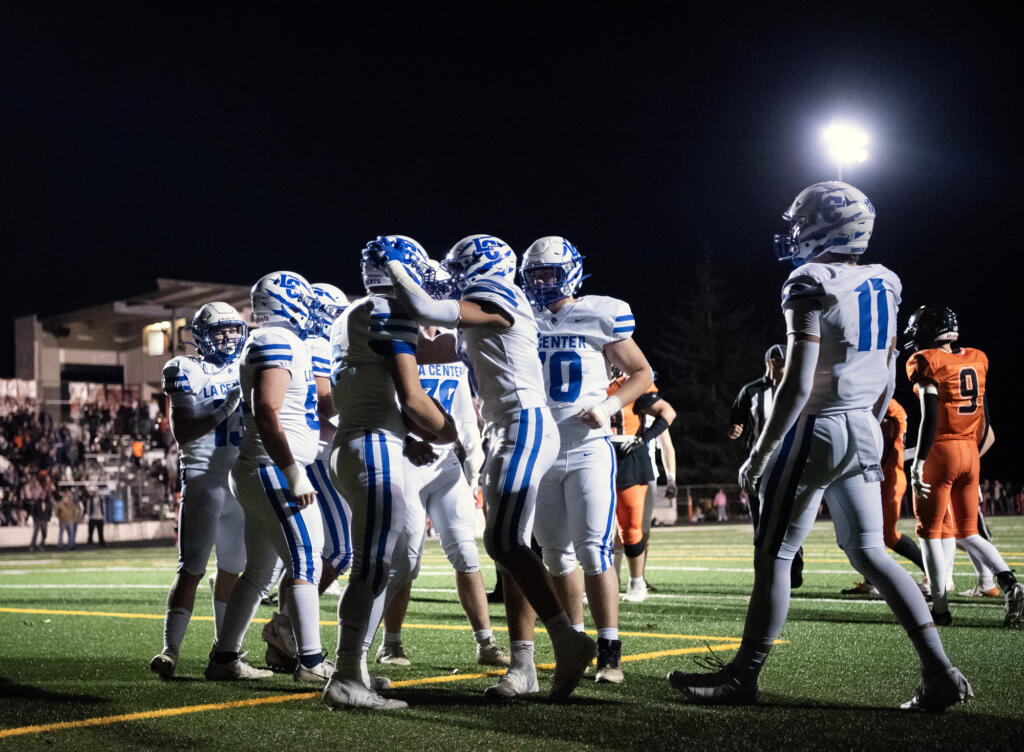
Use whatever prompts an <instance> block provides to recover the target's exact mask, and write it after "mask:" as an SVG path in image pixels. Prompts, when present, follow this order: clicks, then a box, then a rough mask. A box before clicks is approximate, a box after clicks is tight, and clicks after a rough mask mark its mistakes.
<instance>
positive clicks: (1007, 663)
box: [0, 519, 1024, 752]
mask: <svg viewBox="0 0 1024 752" xmlns="http://www.w3.org/2000/svg"><path fill="white" fill-rule="evenodd" d="M992 523H993V524H992V527H993V531H994V533H995V535H996V543H997V545H999V546H1000V548H1001V549H1002V550H1003V552H1004V555H1006V558H1007V559H1008V560H1009V561H1011V562H1017V563H1020V564H1022V565H1024V520H1019V519H996V520H993V521H992ZM905 529H906V530H907V532H909V526H907V527H906V528H905ZM750 539H751V535H750V530H749V528H748V527H746V526H743V525H722V526H717V527H711V526H707V527H698V528H688V529H673V530H656V531H655V534H654V538H653V543H652V548H651V557H650V568H649V571H648V580H649V581H650V582H651V583H652V584H653V585H655V586H656V587H657V588H658V592H657V593H656V594H654V595H652V596H651V598H649V599H648V600H647V601H646V602H644V603H642V604H631V603H623V604H622V612H621V629H622V630H623V632H624V633H638V634H637V635H629V634H624V636H623V653H624V656H639V655H641V654H644V655H645V657H644V658H643V659H642V660H635V661H627V662H624V664H623V668H624V670H625V672H626V677H627V678H626V683H625V684H623V685H620V686H613V685H595V684H594V683H593V682H592V681H591V680H589V679H585V680H584V682H583V684H582V685H581V687H580V688H579V689H578V690H577V692H576V693H575V694H574V695H573V697H572V698H571V700H570V702H568V703H566V704H564V705H560V706H553V705H549V704H548V703H546V702H545V701H544V699H543V694H544V693H545V692H546V690H547V687H548V686H549V682H550V672H549V671H542V672H541V675H540V679H541V695H538V696H537V697H532V698H525V699H523V700H521V701H518V702H515V703H511V704H504V705H493V704H490V703H487V702H485V701H484V699H483V696H482V691H483V689H484V688H485V687H487V686H488V685H489V684H490V683H492V682H493V681H494V680H493V678H492V677H486V676H483V677H480V676H479V675H480V674H484V673H486V671H484V670H483V669H482V668H481V667H478V666H476V665H475V663H474V660H473V656H474V654H473V640H472V636H471V634H470V632H469V629H468V626H467V625H466V623H465V619H464V617H463V616H462V614H461V611H460V609H459V606H458V601H457V598H456V594H455V591H454V576H453V575H452V573H451V571H450V570H449V569H448V567H447V564H446V562H445V561H444V559H443V556H442V554H441V552H440V550H439V549H438V547H437V544H436V543H435V542H432V541H431V542H428V544H427V554H426V557H425V561H424V573H423V575H422V576H421V578H420V579H419V580H418V581H417V583H416V587H415V588H414V591H413V599H412V603H411V604H410V608H409V614H408V617H407V625H408V626H407V628H406V630H405V633H404V643H405V647H406V651H407V652H408V653H409V655H410V658H411V659H412V661H413V665H412V666H409V667H407V668H400V667H393V666H389V667H387V672H386V673H387V674H388V675H389V676H390V677H391V678H392V679H393V680H395V681H396V683H397V684H398V686H397V687H396V689H395V690H394V692H393V694H394V696H396V697H400V698H402V699H404V700H407V701H408V702H409V703H410V705H411V706H412V707H411V708H410V709H409V710H407V711H402V712H399V713H392V714H368V713H364V712H329V711H328V710H327V709H326V708H325V707H324V706H323V705H322V704H321V703H320V702H319V701H318V698H317V696H316V695H317V693H318V689H319V688H317V687H315V686H312V687H311V686H308V685H299V684H296V683H294V682H293V681H292V680H291V677H290V676H281V675H278V676H275V677H274V678H272V679H268V680H266V681H262V682H258V683H254V684H231V683H210V682H206V681H205V680H203V678H202V672H203V669H204V668H205V665H206V655H207V652H208V651H209V647H210V643H211V641H212V635H213V624H212V622H211V621H210V620H209V619H208V618H202V617H209V616H210V614H211V606H210V602H209V593H208V591H205V590H201V592H200V598H199V602H198V603H197V606H196V617H197V618H196V619H195V620H194V621H193V623H192V625H191V626H190V628H189V633H188V635H187V636H186V640H185V643H184V645H183V647H182V653H181V661H180V663H179V676H178V678H177V679H175V680H174V681H171V682H161V681H160V680H158V679H157V678H156V677H155V676H154V675H153V674H152V673H150V672H149V671H148V668H147V664H148V661H149V659H150V658H151V657H152V656H153V654H155V653H156V652H158V650H159V649H160V644H161V630H162V625H161V621H160V618H161V617H162V614H163V610H164V599H165V597H166V592H165V590H164V587H165V586H166V585H168V584H169V583H170V580H171V578H172V576H173V568H174V559H175V554H174V551H173V549H171V548H144V549H120V550H118V549H106V550H100V551H92V550H89V551H84V550H79V551H76V552H73V553H62V554H59V555H58V554H56V553H44V554H31V555H29V554H21V553H16V554H12V553H7V554H3V555H0V748H4V747H6V748H10V749H18V750H34V749H51V748H53V747H54V746H57V745H59V746H61V747H63V748H66V749H71V750H107V751H109V750H120V749H137V748H142V747H145V748H157V749H161V748H162V749H168V750H178V749H203V750H220V749H224V750H228V749H232V750H234V749H240V748H244V749H246V750H253V751H255V750H275V751H276V752H279V751H280V750H289V749H294V748H297V747H300V746H301V747H312V748H315V747H322V748H328V747H329V748H344V749H351V750H359V749H423V750H427V749H443V750H446V752H447V751H450V750H461V749H521V750H522V749H545V750H580V749H616V750H644V752H649V751H650V750H654V749H668V748H673V749H677V748H687V747H691V746H692V747H694V748H695V749H698V750H720V749H721V750H732V749H736V750H752V749H779V748H783V749H787V750H803V749H829V750H842V749H901V750H906V749H910V748H928V747H935V748H939V747H941V748H947V749H948V748H953V749H1014V748H1017V747H1018V746H1019V743H1020V739H1021V738H1022V737H1021V734H1022V733H1024V680H1022V679H1021V677H1022V676H1024V650H1022V649H1021V648H1022V640H1024V632H1022V631H1010V630H1005V629H1003V628H1002V627H1001V624H1002V601H1001V599H985V600H984V601H979V600H978V599H970V600H968V599H964V598H954V599H953V601H952V611H953V615H954V619H955V626H953V627H948V628H944V629H942V631H941V634H942V638H943V641H944V643H945V644H946V647H947V650H948V652H949V654H950V656H951V658H952V659H953V661H954V663H955V664H956V665H958V666H959V667H960V668H961V669H962V670H963V671H964V673H965V674H966V675H967V676H968V678H969V679H970V680H971V682H972V684H973V686H974V690H975V693H976V695H977V696H976V698H975V699H974V700H973V701H972V702H970V703H969V704H967V705H965V706H962V707H958V708H956V709H953V710H951V711H949V712H947V713H946V714H944V715H943V716H942V717H941V718H937V717H935V716H929V715H912V714H906V713H902V712H899V711H897V710H895V708H896V707H897V706H898V704H899V703H900V702H901V701H904V700H906V699H908V698H909V697H910V696H911V695H912V694H913V692H914V689H915V687H916V685H917V682H918V679H919V677H918V675H917V671H918V669H917V660H916V657H915V654H914V651H913V650H912V648H911V646H910V643H909V641H908V640H907V639H906V637H905V635H904V634H903V632H902V630H901V629H900V627H899V626H898V625H897V624H896V622H895V619H894V618H893V617H892V615H891V613H890V612H889V610H888V608H887V607H886V606H885V605H884V604H883V603H880V602H878V601H877V599H868V600H865V599H861V598H856V597H845V596H840V595H839V590H840V589H841V588H843V587H848V586H849V585H850V584H852V582H854V581H855V580H856V579H859V578H858V577H857V575H856V573H855V572H854V571H853V570H852V569H851V568H850V566H849V565H848V564H846V563H845V558H844V557H843V555H842V553H841V552H840V551H838V549H836V547H835V543H834V539H833V536H832V532H831V527H830V526H829V525H828V524H827V523H823V524H819V525H818V526H816V528H815V530H814V532H813V533H812V534H811V536H810V538H809V539H808V541H807V545H806V546H805V550H806V553H807V565H806V569H805V585H804V586H803V587H802V588H801V589H800V590H798V591H795V592H794V599H793V603H792V608H791V612H790V620H789V622H788V623H787V625H786V627H785V629H784V630H783V633H782V634H781V635H780V639H781V640H785V641H786V642H785V643H784V644H780V645H779V646H778V647H777V648H776V649H775V651H774V652H773V654H772V656H771V658H770V659H769V662H768V664H767V666H766V668H765V670H764V673H763V675H762V681H761V690H762V696H761V702H760V704H759V705H757V706H754V707H745V708H742V707H741V708H708V707H700V706H692V705H687V704H685V703H683V702H680V700H679V698H678V696H677V695H676V693H674V692H673V691H672V690H671V689H670V688H669V686H668V684H667V683H666V681H665V678H664V677H665V674H666V673H667V672H668V671H670V670H673V669H677V668H686V669H689V668H691V667H693V665H694V664H693V662H692V660H693V654H685V655H659V654H662V653H664V652H665V651H674V650H691V651H696V652H697V653H699V652H704V651H705V650H706V648H705V642H706V643H708V644H709V645H710V646H711V648H712V649H714V650H715V651H716V652H720V653H721V654H722V655H723V657H724V658H725V659H728V658H729V657H730V656H731V654H732V652H731V651H732V649H733V648H734V646H735V644H736V640H737V638H738V637H739V635H740V634H741V632H742V628H743V618H744V614H745V611H746V600H745V597H746V596H747V595H748V593H749V588H750V583H751V581H752V578H753V574H752V572H751V571H750V564H749V559H750ZM907 566H908V567H911V566H912V565H910V564H909V563H907ZM1022 568H1024V566H1022ZM955 575H956V581H957V586H958V589H960V590H962V589H966V588H967V587H969V586H970V585H971V584H972V578H973V570H972V569H971V568H970V565H969V563H968V562H967V560H966V558H965V557H964V555H963V554H960V556H959V558H958V562H957V568H956V572H955ZM485 576H486V578H487V580H488V583H489V584H490V583H492V582H493V578H494V572H493V569H492V568H487V569H486V570H485ZM336 607H337V597H336V596H330V595H328V596H325V597H324V599H323V601H322V604H321V618H322V620H323V627H322V636H323V642H324V646H325V648H327V649H328V650H329V651H330V652H333V647H334V642H335V639H336V627H335V626H334V624H333V622H334V620H335V612H336ZM13 609H18V610H19V611H18V612H12V610H13ZM55 611H79V612H85V613H82V614H60V613H42V612H55ZM101 613H106V614H120V615H99V614H101ZM270 614H271V611H270V609H269V608H261V609H260V612H259V613H258V614H257V618H259V619H266V618H269V616H270ZM131 615H136V616H150V617H154V618H131ZM491 615H492V619H493V620H494V623H495V628H496V632H497V637H498V639H499V641H500V642H506V643H507V635H506V634H505V633H504V632H503V631H502V629H501V628H502V626H503V624H504V613H503V610H502V608H501V607H500V606H492V607H491ZM441 626H449V627H459V629H457V630H452V629H439V628H438V627H441ZM259 633H260V628H259V626H258V625H256V626H254V627H252V628H251V629H250V631H249V634H248V635H247V637H246V642H245V647H246V649H247V650H249V652H250V659H251V660H252V662H253V663H254V664H256V665H261V664H262V658H263V648H262V643H261V642H260V639H259ZM680 635H682V636H683V637H680ZM701 636H703V637H704V638H706V639H700V637H701ZM716 646H717V647H716ZM646 654H653V656H654V657H646ZM537 659H538V662H540V663H545V662H550V661H551V660H552V655H551V649H550V643H549V642H548V641H547V638H546V636H544V635H543V634H539V635H538V642H537ZM376 668H377V669H381V668H384V667H379V666H378V667H376ZM380 673H383V672H380ZM474 676H475V677H477V678H470V677H474ZM255 703H260V704H255ZM204 705H210V706H213V707H210V708H207V709H202V710H199V711H198V712H197V711H196V710H195V709H196V707H197V706H204ZM140 713H142V714H146V713H149V714H150V715H146V716H143V717H139V716H132V715H131V714H140ZM119 715H129V716H130V717H129V718H127V719H114V721H113V722H110V719H111V717H113V716H119ZM90 719H106V720H101V721H98V723H101V724H102V725H92V726H73V727H71V728H60V729H43V730H35V731H32V732H31V733H24V734H18V735H16V736H13V735H11V736H4V734H5V733H8V732H10V731H11V730H14V729H19V728H24V727H28V726H35V725H40V726H46V725H48V724H58V723H68V722H72V723H74V722H90V723H92V722H94V721H91V720H90ZM4 730H7V731H6V732H5V731H4Z"/></svg>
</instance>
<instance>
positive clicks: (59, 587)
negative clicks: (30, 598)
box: [0, 582, 168, 590]
mask: <svg viewBox="0 0 1024 752" xmlns="http://www.w3.org/2000/svg"><path fill="white" fill-rule="evenodd" d="M167 588H168V586H167V585H120V584H119V585H97V584H92V583H90V584H88V585H72V584H69V583H66V582H65V583H62V584H54V583H52V582H49V583H46V584H45V585H39V584H31V585H30V584H27V583H26V584H17V585H6V584H3V585H0V590H166V589H167Z"/></svg>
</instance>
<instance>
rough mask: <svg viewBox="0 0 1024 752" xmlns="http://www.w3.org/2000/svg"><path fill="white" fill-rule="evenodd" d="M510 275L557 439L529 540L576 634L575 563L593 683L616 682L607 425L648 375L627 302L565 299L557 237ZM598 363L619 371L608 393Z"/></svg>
mask: <svg viewBox="0 0 1024 752" xmlns="http://www.w3.org/2000/svg"><path fill="white" fill-rule="evenodd" d="M519 272H520V275H521V277H522V282H523V292H525V293H526V297H527V298H528V299H529V301H530V303H531V304H532V305H533V309H534V315H535V317H536V320H537V328H538V329H539V330H540V339H539V340H538V347H539V354H540V361H541V364H542V366H543V371H544V386H545V389H546V393H547V399H548V407H549V408H550V409H551V414H552V416H553V417H554V419H555V420H556V421H557V422H558V433H559V436H560V437H561V447H560V449H559V453H558V457H557V458H556V459H555V463H554V465H552V466H551V468H550V469H549V470H548V471H547V473H545V474H544V477H543V478H542V479H541V482H540V486H539V488H538V489H537V520H536V523H535V525H534V535H536V537H537V542H538V543H539V544H540V546H541V548H542V549H543V551H544V555H543V557H544V563H545V564H546V565H547V568H548V571H549V572H550V573H551V575H552V577H553V581H554V583H555V587H556V589H557V590H558V592H559V594H560V596H561V598H562V604H563V605H564V606H565V607H566V609H567V610H568V612H569V617H570V619H571V621H572V623H573V628H574V629H576V630H577V631H580V632H582V631H583V589H582V588H581V587H580V581H579V577H578V575H577V574H576V571H577V569H578V568H579V565H580V564H582V569H583V585H584V588H585V589H586V593H587V602H588V604H589V605H590V612H591V614H592V615H593V618H594V624H595V626H596V627H597V674H596V676H595V679H596V680H597V681H599V682H615V683H618V682H621V681H622V680H623V674H622V669H621V668H620V667H619V662H620V659H621V654H622V642H621V641H620V640H619V603H618V601H619V582H618V578H617V577H616V573H615V568H614V566H612V548H613V545H612V541H613V536H614V532H615V531H614V527H613V520H614V518H615V465H616V457H615V450H614V448H613V446H612V443H611V441H610V439H609V436H610V435H611V430H610V428H609V425H610V420H611V417H612V416H613V415H615V414H616V413H618V412H619V410H620V409H621V407H622V403H623V401H625V402H627V403H628V402H632V401H633V400H634V399H635V398H636V397H638V396H639V395H640V394H641V393H642V392H643V391H644V390H645V389H647V388H648V387H649V386H650V385H651V383H652V382H653V380H654V374H653V372H652V371H651V367H650V365H649V364H648V363H647V358H645V357H644V354H643V353H642V352H641V351H640V348H639V347H637V344H636V342H634V340H633V337H632V334H633V330H634V328H635V323H634V319H633V312H632V311H631V310H630V308H629V305H628V304H627V303H625V302H623V301H621V300H617V299H616V298H608V297H604V296H601V295H587V296H584V297H581V298H577V297H575V294H576V292H577V291H578V290H579V287H580V283H581V282H582V281H583V257H582V256H580V253H579V251H577V250H576V247H575V246H573V244H572V243H570V242H569V241H568V240H566V239H565V238H562V237H558V236H547V237H543V238H540V239H539V240H536V241H534V243H533V244H532V245H531V246H530V247H529V248H527V249H526V253H524V254H523V261H522V265H521V266H520V270H519ZM606 361H607V362H608V363H611V364H612V365H614V366H616V367H617V368H619V369H620V370H621V371H622V372H623V373H625V374H626V376H625V380H624V381H623V382H622V385H621V386H620V387H619V389H618V392H617V393H616V394H615V395H613V396H610V397H609V396H608V395H607V393H606V390H607V386H608V368H607V365H606ZM642 510H643V505H642V503H641V512H642ZM638 527H639V526H638ZM639 535H640V536H641V537H642V535H643V533H642V531H641V532H639ZM577 560H578V562H577ZM640 580H641V581H643V576H642V574H641V576H640Z"/></svg>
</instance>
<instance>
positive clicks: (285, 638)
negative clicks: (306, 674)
mask: <svg viewBox="0 0 1024 752" xmlns="http://www.w3.org/2000/svg"><path fill="white" fill-rule="evenodd" d="M263 641H264V642H265V643H267V653H268V654H269V653H270V652H271V651H270V648H271V646H272V647H274V648H276V649H277V652H276V653H275V658H277V660H275V661H273V662H272V661H271V660H270V659H269V658H268V659H267V665H268V666H270V665H273V664H277V665H287V661H291V665H290V666H289V667H288V669H287V670H288V671H291V670H292V669H294V668H295V661H296V660H297V656H298V654H299V646H298V645H296V644H295V633H294V632H293V631H292V623H291V620H290V619H289V618H288V617H287V616H285V615H284V614H282V613H280V612H277V611H275V612H274V613H273V614H272V615H271V617H270V621H268V622H267V623H266V624H264V625H263Z"/></svg>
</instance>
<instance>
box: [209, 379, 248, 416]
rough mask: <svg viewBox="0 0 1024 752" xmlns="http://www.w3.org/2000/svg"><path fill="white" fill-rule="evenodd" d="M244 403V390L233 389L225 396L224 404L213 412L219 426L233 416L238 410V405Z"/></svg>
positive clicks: (239, 388)
mask: <svg viewBox="0 0 1024 752" xmlns="http://www.w3.org/2000/svg"><path fill="white" fill-rule="evenodd" d="M241 401H242V388H241V387H238V386H236V387H233V388H232V389H231V390H230V391H229V392H228V393H227V394H225V395H224V404H223V405H221V406H220V407H218V408H217V409H216V410H214V411H213V415H214V417H215V418H216V419H217V425H220V424H221V423H222V422H223V421H224V419H225V418H226V417H228V416H229V415H231V413H233V412H234V411H235V410H237V409H238V403H239V402H241Z"/></svg>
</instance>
